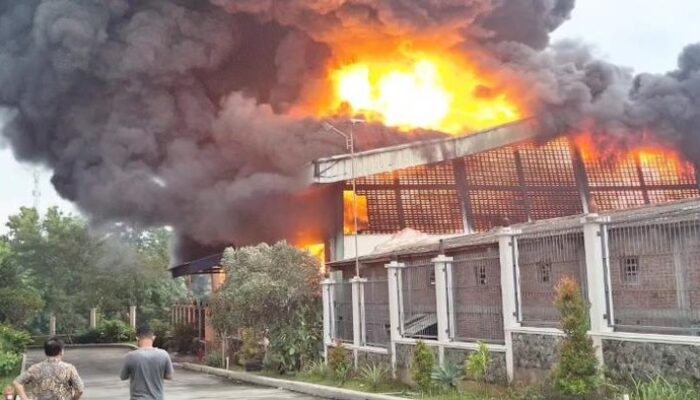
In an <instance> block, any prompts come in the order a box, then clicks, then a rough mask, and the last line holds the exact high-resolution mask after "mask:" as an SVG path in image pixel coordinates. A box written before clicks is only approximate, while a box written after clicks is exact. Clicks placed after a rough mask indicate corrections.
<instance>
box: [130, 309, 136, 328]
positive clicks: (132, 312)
mask: <svg viewBox="0 0 700 400" xmlns="http://www.w3.org/2000/svg"><path fill="white" fill-rule="evenodd" d="M129 326H130V327H131V329H136V306H130V307H129Z"/></svg>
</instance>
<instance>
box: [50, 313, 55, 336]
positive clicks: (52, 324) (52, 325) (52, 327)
mask: <svg viewBox="0 0 700 400" xmlns="http://www.w3.org/2000/svg"><path fill="white" fill-rule="evenodd" d="M49 336H56V315H55V314H53V313H52V314H51V316H50V317H49Z"/></svg>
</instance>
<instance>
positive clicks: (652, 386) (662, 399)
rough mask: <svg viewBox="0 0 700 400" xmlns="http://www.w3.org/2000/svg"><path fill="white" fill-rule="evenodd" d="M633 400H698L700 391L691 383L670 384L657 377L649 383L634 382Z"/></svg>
mask: <svg viewBox="0 0 700 400" xmlns="http://www.w3.org/2000/svg"><path fill="white" fill-rule="evenodd" d="M633 382H634V390H633V391H632V400H697V399H700V391H698V389H697V388H695V387H693V386H692V385H691V384H690V383H689V382H686V381H679V382H670V381H668V380H667V379H665V378H664V377H661V376H657V377H655V378H653V379H650V380H648V381H636V380H635V381H633Z"/></svg>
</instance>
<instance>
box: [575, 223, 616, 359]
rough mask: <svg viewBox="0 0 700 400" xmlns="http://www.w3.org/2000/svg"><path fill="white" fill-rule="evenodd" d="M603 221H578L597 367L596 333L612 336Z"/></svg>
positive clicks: (599, 343)
mask: <svg viewBox="0 0 700 400" xmlns="http://www.w3.org/2000/svg"><path fill="white" fill-rule="evenodd" d="M606 222H607V219H606V218H601V217H600V216H598V214H588V215H586V216H585V217H583V218H581V224H583V240H584V247H585V250H586V283H587V285H588V301H589V302H590V307H591V308H590V318H591V333H592V334H593V335H592V338H593V344H594V345H595V347H596V355H597V357H598V362H599V363H600V365H601V366H602V365H604V359H603V343H602V340H601V339H600V336H599V335H598V334H599V333H603V332H612V328H611V327H610V324H609V320H608V319H609V318H610V316H611V313H612V311H611V310H610V307H608V289H607V282H608V271H607V268H605V250H604V247H607V243H604V241H605V240H607V237H606V236H605V235H604V231H603V230H604V229H605V226H604V224H605V223H606Z"/></svg>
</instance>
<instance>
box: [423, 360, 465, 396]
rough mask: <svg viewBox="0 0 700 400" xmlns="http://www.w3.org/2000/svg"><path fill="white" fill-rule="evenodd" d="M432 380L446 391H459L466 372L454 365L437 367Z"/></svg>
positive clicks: (434, 369)
mask: <svg viewBox="0 0 700 400" xmlns="http://www.w3.org/2000/svg"><path fill="white" fill-rule="evenodd" d="M431 378H432V380H433V382H434V383H436V384H437V385H438V386H439V387H440V388H441V389H442V390H444V391H459V390H460V389H461V385H462V379H463V378H464V372H463V370H462V369H461V368H459V367H457V366H456V365H454V364H447V365H443V366H439V365H438V366H435V367H434V368H433V372H432V374H431Z"/></svg>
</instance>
